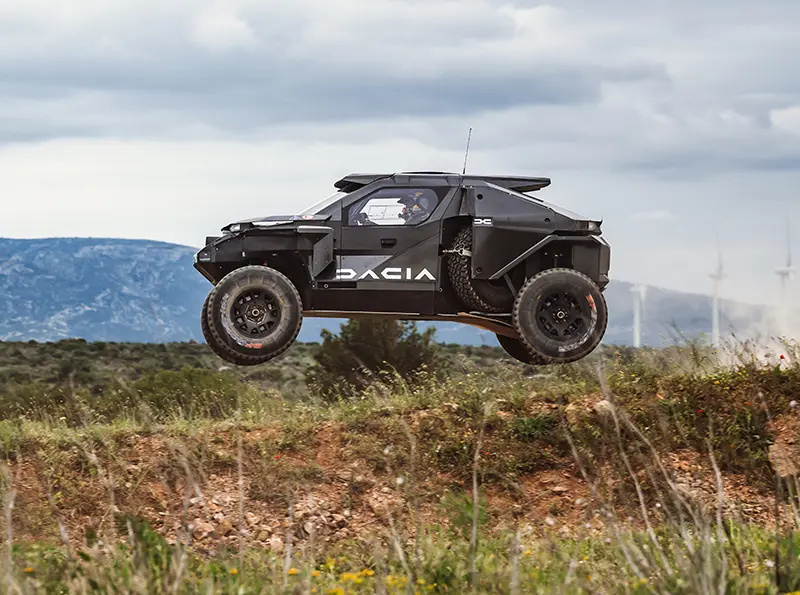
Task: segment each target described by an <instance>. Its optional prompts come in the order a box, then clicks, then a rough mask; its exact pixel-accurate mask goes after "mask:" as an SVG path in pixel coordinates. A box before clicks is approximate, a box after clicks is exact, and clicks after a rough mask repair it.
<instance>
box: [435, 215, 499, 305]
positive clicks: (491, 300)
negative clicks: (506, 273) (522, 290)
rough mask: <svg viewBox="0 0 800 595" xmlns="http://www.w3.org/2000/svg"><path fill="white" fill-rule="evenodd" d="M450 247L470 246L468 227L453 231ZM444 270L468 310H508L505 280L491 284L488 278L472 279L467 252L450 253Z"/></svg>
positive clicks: (470, 232) (470, 230)
mask: <svg viewBox="0 0 800 595" xmlns="http://www.w3.org/2000/svg"><path fill="white" fill-rule="evenodd" d="M451 249H453V250H466V251H470V250H472V227H465V228H464V229H462V230H461V231H459V232H458V234H456V237H455V239H454V240H453V245H452V246H451ZM447 272H448V274H449V276H450V283H451V284H452V285H453V289H454V290H455V292H456V295H457V296H458V298H459V299H460V300H461V301H462V302H463V303H464V305H465V306H466V307H467V308H469V309H470V310H474V311H478V312H487V313H494V314H497V313H500V312H510V311H511V308H512V306H513V305H514V295H513V294H512V293H511V290H510V289H509V288H508V286H506V285H505V284H503V285H495V284H494V283H492V282H491V281H489V280H488V279H473V278H472V257H471V256H462V255H460V254H451V255H450V258H448V260H447Z"/></svg>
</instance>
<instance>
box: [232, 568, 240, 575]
mask: <svg viewBox="0 0 800 595" xmlns="http://www.w3.org/2000/svg"><path fill="white" fill-rule="evenodd" d="M231 574H239V569H238V568H231Z"/></svg>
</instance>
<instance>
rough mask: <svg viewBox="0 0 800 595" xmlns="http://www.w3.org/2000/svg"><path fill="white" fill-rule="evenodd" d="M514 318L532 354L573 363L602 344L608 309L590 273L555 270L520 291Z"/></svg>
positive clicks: (531, 281) (535, 278) (533, 278)
mask: <svg viewBox="0 0 800 595" xmlns="http://www.w3.org/2000/svg"><path fill="white" fill-rule="evenodd" d="M512 321H513V324H514V327H515V329H516V331H517V333H519V335H520V337H521V338H522V340H523V341H524V342H525V344H526V346H527V347H528V348H529V350H530V352H531V353H532V354H534V355H539V356H541V357H543V358H545V359H546V360H548V361H550V362H552V363H569V362H574V361H577V360H579V359H582V358H584V357H586V356H587V355H589V354H590V353H591V352H592V351H594V350H595V348H597V346H598V345H599V344H600V341H601V340H602V339H603V336H604V335H605V332H606V327H607V325H608V309H607V306H606V300H605V297H604V296H603V293H602V292H601V291H600V288H599V287H598V286H597V284H596V283H594V282H593V281H592V280H591V279H590V278H589V277H587V276H586V275H584V274H583V273H579V272H578V271H575V270H572V269H549V270H546V271H543V272H541V273H539V274H538V275H536V276H534V277H532V278H531V279H528V281H527V282H526V283H525V284H524V285H523V286H522V288H521V289H520V290H519V293H518V294H517V298H516V300H515V302H514V311H513V314H512Z"/></svg>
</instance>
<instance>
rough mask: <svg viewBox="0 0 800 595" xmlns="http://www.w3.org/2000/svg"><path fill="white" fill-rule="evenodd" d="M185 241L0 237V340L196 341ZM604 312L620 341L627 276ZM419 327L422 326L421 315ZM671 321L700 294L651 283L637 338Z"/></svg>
mask: <svg viewBox="0 0 800 595" xmlns="http://www.w3.org/2000/svg"><path fill="white" fill-rule="evenodd" d="M194 252H195V249H194V248H191V247H187V246H179V245H175V244H168V243H162V242H152V241H144V240H121V239H85V238H54V239H35V240H16V239H0V340H14V341H25V340H31V339H33V340H37V341H52V340H58V339H62V338H71V337H77V338H83V339H86V340H89V341H121V342H125V341H137V342H170V341H188V340H190V339H191V340H195V341H202V340H203V339H202V334H201V332H200V326H199V312H200V309H201V307H202V304H203V300H204V299H205V296H206V294H207V292H208V290H209V287H210V286H209V284H208V282H207V281H206V280H205V279H203V278H202V276H200V274H198V273H197V272H196V271H195V270H194V268H193V267H192V258H193V254H194ZM606 297H607V300H608V302H609V310H610V320H609V327H608V331H607V334H606V342H608V343H615V344H625V343H629V342H630V340H631V335H632V320H633V315H632V299H631V292H630V284H628V283H625V282H621V281H612V282H611V284H610V285H609V287H608V289H607V290H606ZM726 311H727V312H733V311H735V312H736V316H735V317H729V319H728V320H723V328H727V327H728V326H731V327H733V328H735V329H740V330H741V329H743V328H749V326H750V325H751V324H752V321H754V320H760V319H761V317H763V315H764V309H763V308H759V307H753V306H743V305H735V304H726ZM340 322H341V321H339V320H330V319H328V320H325V319H306V320H305V322H304V325H303V330H302V331H301V333H300V337H299V340H301V341H308V342H312V341H317V340H318V339H319V334H320V330H321V329H322V328H328V329H333V330H335V329H337V328H338V326H339V323H340ZM421 326H426V325H425V324H423V325H421ZM433 326H434V327H435V328H436V329H437V334H438V337H439V340H441V341H444V342H449V343H461V344H467V345H480V344H484V343H485V344H489V345H496V339H495V338H494V335H493V334H492V333H487V332H482V331H480V330H479V329H476V328H473V327H469V326H465V325H460V324H434V325H433ZM673 327H675V328H678V329H680V331H681V332H682V333H684V334H685V335H686V336H689V337H696V336H698V335H700V334H704V333H708V332H709V330H710V328H711V304H710V298H709V297H708V296H705V295H695V294H686V293H680V292H675V291H668V290H663V289H658V288H651V289H650V290H649V291H648V294H647V306H646V309H645V314H644V318H643V326H642V330H643V337H642V338H643V343H644V344H646V345H661V344H663V342H664V340H665V339H667V340H668V339H669V337H671V336H674V334H675V333H674V331H672V332H671V331H670V329H672V328H673Z"/></svg>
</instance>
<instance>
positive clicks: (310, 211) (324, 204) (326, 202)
mask: <svg viewBox="0 0 800 595" xmlns="http://www.w3.org/2000/svg"><path fill="white" fill-rule="evenodd" d="M343 196H347V192H337V193H335V194H332V195H331V196H329V197H328V198H325V199H323V200H321V201H319V202H318V203H316V204H314V205H312V206H310V207H308V208H307V209H306V210H304V211H302V212H301V213H300V215H316V214H317V213H319V212H320V211H322V210H324V209H327V208H328V207H329V206H331V205H332V204H333V203H335V202H336V201H337V200H339V199H340V198H342V197H343Z"/></svg>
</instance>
